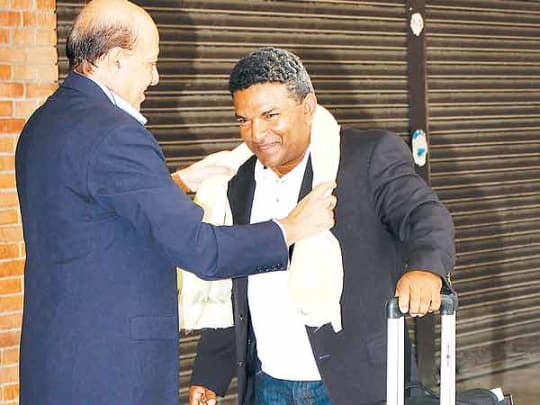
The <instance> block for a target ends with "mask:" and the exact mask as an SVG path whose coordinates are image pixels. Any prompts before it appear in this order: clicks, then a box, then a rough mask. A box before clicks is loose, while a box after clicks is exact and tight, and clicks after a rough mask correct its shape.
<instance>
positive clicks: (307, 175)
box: [298, 155, 313, 201]
mask: <svg viewBox="0 0 540 405" xmlns="http://www.w3.org/2000/svg"><path fill="white" fill-rule="evenodd" d="M311 183H313V168H312V167H311V155H310V156H309V157H308V161H307V164H306V171H305V172H304V178H303V179H302V185H301V186H300V194H299V195H298V201H300V200H301V199H302V198H304V197H305V196H306V195H307V194H308V193H309V192H310V191H311V189H312V188H313V185H312V184H311Z"/></svg>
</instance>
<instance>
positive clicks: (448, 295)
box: [386, 289, 458, 405]
mask: <svg viewBox="0 0 540 405" xmlns="http://www.w3.org/2000/svg"><path fill="white" fill-rule="evenodd" d="M457 307H458V298H457V295H456V293H454V292H453V291H451V290H449V289H445V290H443V293H442V295H441V308H440V312H441V379H440V381H441V385H440V404H441V405H455V403H456V375H455V372H456V311H457ZM386 317H387V323H388V325H387V327H388V339H387V381H386V404H387V405H403V403H404V402H405V401H404V400H405V398H404V391H405V381H404V344H403V342H404V336H405V319H404V317H405V314H404V313H402V312H401V310H400V309H399V299H398V298H397V297H392V298H391V299H390V300H388V302H387V303H386Z"/></svg>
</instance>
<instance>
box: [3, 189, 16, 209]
mask: <svg viewBox="0 0 540 405" xmlns="http://www.w3.org/2000/svg"><path fill="white" fill-rule="evenodd" d="M18 206H19V199H18V198H17V192H15V191H0V208H9V207H18Z"/></svg>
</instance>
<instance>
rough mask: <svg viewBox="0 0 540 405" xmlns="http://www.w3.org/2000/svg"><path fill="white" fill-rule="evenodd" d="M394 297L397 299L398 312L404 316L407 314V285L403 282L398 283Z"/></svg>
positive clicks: (408, 298) (408, 296)
mask: <svg viewBox="0 0 540 405" xmlns="http://www.w3.org/2000/svg"><path fill="white" fill-rule="evenodd" d="M396 297H399V310H400V311H401V312H403V313H404V314H406V313H407V312H409V300H410V295H409V285H408V284H407V283H405V282H401V280H400V281H399V283H398V285H397V287H396Z"/></svg>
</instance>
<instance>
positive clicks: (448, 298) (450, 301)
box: [386, 292, 458, 319]
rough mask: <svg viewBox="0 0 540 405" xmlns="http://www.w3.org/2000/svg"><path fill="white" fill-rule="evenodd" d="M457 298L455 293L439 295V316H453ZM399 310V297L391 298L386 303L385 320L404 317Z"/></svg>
mask: <svg viewBox="0 0 540 405" xmlns="http://www.w3.org/2000/svg"><path fill="white" fill-rule="evenodd" d="M457 307H458V298H457V294H455V293H446V292H445V293H443V294H441V308H440V311H441V315H453V314H454V313H455V312H456V311H457ZM405 315H406V314H404V313H403V312H401V310H400V309H399V297H392V298H390V299H389V300H388V302H387V303H386V319H397V318H401V317H402V316H405Z"/></svg>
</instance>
